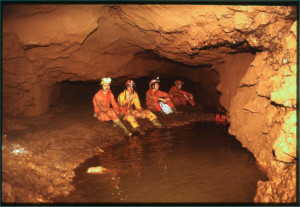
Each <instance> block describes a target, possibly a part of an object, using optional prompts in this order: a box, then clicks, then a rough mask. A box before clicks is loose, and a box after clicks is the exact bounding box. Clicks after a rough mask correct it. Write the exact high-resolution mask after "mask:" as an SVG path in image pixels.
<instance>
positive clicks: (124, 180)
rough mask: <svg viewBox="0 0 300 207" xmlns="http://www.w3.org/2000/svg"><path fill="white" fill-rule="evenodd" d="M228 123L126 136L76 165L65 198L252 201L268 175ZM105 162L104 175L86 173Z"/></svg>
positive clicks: (85, 200) (80, 200) (84, 200)
mask: <svg viewBox="0 0 300 207" xmlns="http://www.w3.org/2000/svg"><path fill="white" fill-rule="evenodd" d="M226 130H227V128H226V127H220V126H218V127H216V126H215V124H214V123H194V124H191V125H186V126H184V127H176V128H171V129H166V130H152V131H151V132H149V133H147V134H146V135H145V136H143V137H137V136H135V137H133V138H131V139H125V140H123V141H122V142H121V143H119V144H117V145H115V146H111V147H107V148H105V149H104V152H102V153H101V154H100V155H99V156H95V157H93V158H91V159H88V160H87V161H86V162H85V163H83V164H81V165H80V166H79V167H78V168H77V169H76V170H75V172H76V177H75V179H74V185H75V187H76V190H75V191H73V192H72V193H71V194H70V195H69V196H68V197H65V198H63V197H60V198H56V199H55V202H58V203H59V202H63V203H69V202H71V203H73V202H75V203H102V202H112V203H117V202H125V203H126V202H128V203H130V202H135V203H145V202H146V203H157V202H159V203H173V202H175V203H190V202H193V203H206V202H213V203H218V202H221V203H224V202H230V203H235V202H239V203H242V202H248V203H252V201H253V198H254V196H255V192H256V187H257V186H256V185H257V181H258V180H266V175H265V174H263V173H262V172H261V171H260V170H259V169H258V167H257V165H256V160H255V158H254V156H253V155H252V154H251V153H250V152H249V151H248V150H246V149H245V148H242V147H241V144H240V143H239V142H238V141H237V140H236V139H235V138H234V137H233V136H230V135H228V133H227V132H226ZM99 165H100V166H102V167H104V168H105V169H106V170H105V171H103V172H104V173H103V174H88V173H87V172H86V171H87V169H88V168H89V167H94V166H99Z"/></svg>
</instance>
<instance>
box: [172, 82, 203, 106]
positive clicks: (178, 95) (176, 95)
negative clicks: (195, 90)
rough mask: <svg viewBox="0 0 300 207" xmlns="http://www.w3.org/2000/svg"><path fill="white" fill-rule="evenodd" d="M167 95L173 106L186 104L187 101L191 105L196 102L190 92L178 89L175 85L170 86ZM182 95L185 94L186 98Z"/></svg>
mask: <svg viewBox="0 0 300 207" xmlns="http://www.w3.org/2000/svg"><path fill="white" fill-rule="evenodd" d="M169 95H170V98H171V101H172V102H173V103H174V104H175V106H186V105H187V103H190V104H191V106H195V105H196V104H197V103H196V101H195V100H194V98H193V95H192V94H191V93H188V92H186V91H183V90H180V89H178V88H177V87H176V86H172V87H171V88H170V90H169ZM184 95H186V96H187V98H188V100H187V99H186V98H185V97H184Z"/></svg>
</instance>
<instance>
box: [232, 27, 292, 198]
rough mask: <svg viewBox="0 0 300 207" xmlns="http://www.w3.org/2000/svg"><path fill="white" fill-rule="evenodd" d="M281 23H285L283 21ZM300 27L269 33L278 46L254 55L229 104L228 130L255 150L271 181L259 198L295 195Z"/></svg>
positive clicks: (262, 185)
mask: <svg viewBox="0 0 300 207" xmlns="http://www.w3.org/2000/svg"><path fill="white" fill-rule="evenodd" d="M277 25H278V26H279V25H280V26H279V27H280V28H283V27H285V25H284V23H283V22H281V23H277ZM296 25H297V22H294V23H293V25H292V26H291V27H290V28H289V29H285V30H283V29H282V30H280V31H281V32H285V34H284V35H283V36H282V37H279V36H278V34H276V33H269V35H270V37H269V38H266V40H268V39H272V41H274V42H277V41H278V42H279V44H278V45H273V46H272V50H270V51H266V52H263V53H261V54H257V55H256V57H255V59H254V61H253V62H252V63H251V65H250V67H249V69H248V70H247V72H246V74H245V75H244V77H243V78H242V80H241V81H240V83H239V88H238V89H237V94H236V96H235V97H233V99H232V100H231V105H230V108H229V111H230V123H231V124H230V128H229V132H230V133H231V134H233V135H235V136H236V138H237V139H238V140H239V141H240V142H241V143H242V145H243V146H244V147H247V148H248V149H249V151H251V152H252V153H253V154H254V156H255V157H256V159H257V162H258V163H259V165H261V166H262V167H263V168H264V169H267V172H268V177H269V179H270V181H267V182H259V183H258V191H257V195H256V197H255V202H296V198H297V195H296V160H297V153H296V123H297V115H296V114H297V112H296V100H297V99H296V98H297V97H296V94H297V93H296V86H297V84H296V83H297V82H296V81H297V80H296V68H297V65H296V64H297V58H296V54H297V52H296V49H297V42H296V36H297V33H296ZM264 44H266V45H267V43H264ZM275 46H277V47H275Z"/></svg>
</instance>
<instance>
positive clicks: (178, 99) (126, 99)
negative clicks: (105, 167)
mask: <svg viewBox="0 0 300 207" xmlns="http://www.w3.org/2000/svg"><path fill="white" fill-rule="evenodd" d="M159 83H160V80H159V78H156V79H153V80H151V81H150V83H149V90H148V91H147V92H146V106H147V109H143V108H142V107H141V104H140V100H139V96H138V94H137V92H136V91H135V90H134V89H135V87H136V84H135V82H134V81H133V80H127V81H126V83H125V90H124V91H123V92H121V93H120V94H119V96H118V102H117V101H116V100H115V98H114V95H113V93H112V92H111V90H110V84H111V78H102V79H101V83H100V85H101V86H102V89H100V90H99V91H98V92H97V93H96V94H95V95H94V98H93V104H94V117H95V118H97V119H98V120H100V121H113V122H114V124H115V125H117V126H118V127H120V128H121V129H122V130H123V131H124V133H125V134H126V135H127V136H128V137H131V136H132V132H131V131H130V130H128V129H127V128H126V127H125V125H124V124H123V122H122V121H128V122H129V123H130V125H131V126H132V127H133V128H134V130H135V131H137V132H138V133H140V134H141V135H143V134H145V131H144V130H143V129H142V128H141V127H140V125H139V124H138V122H137V120H136V118H142V119H149V120H150V122H151V123H152V125H153V126H154V127H155V128H162V127H163V126H162V124H161V122H160V121H159V120H158V118H157V116H156V115H155V114H154V113H153V112H159V113H162V114H163V115H167V114H169V113H178V110H177V109H176V106H187V105H191V106H195V105H196V102H195V100H194V98H193V95H192V94H191V93H188V92H186V91H183V90H182V86H183V84H184V83H183V82H182V81H181V80H176V81H175V84H174V86H172V87H171V89H170V90H169V93H166V92H163V91H161V90H159ZM111 106H112V107H111Z"/></svg>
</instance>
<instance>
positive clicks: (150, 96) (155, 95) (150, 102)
mask: <svg viewBox="0 0 300 207" xmlns="http://www.w3.org/2000/svg"><path fill="white" fill-rule="evenodd" d="M159 98H169V94H168V93H165V92H163V91H160V90H157V91H153V90H152V88H150V89H149V90H148V91H147V92H146V105H147V108H148V109H150V110H151V111H161V108H160V106H159V100H158V99H159ZM166 103H167V104H168V105H169V106H170V107H171V108H174V107H175V106H174V104H173V103H172V101H171V100H168V101H167V102H166Z"/></svg>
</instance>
